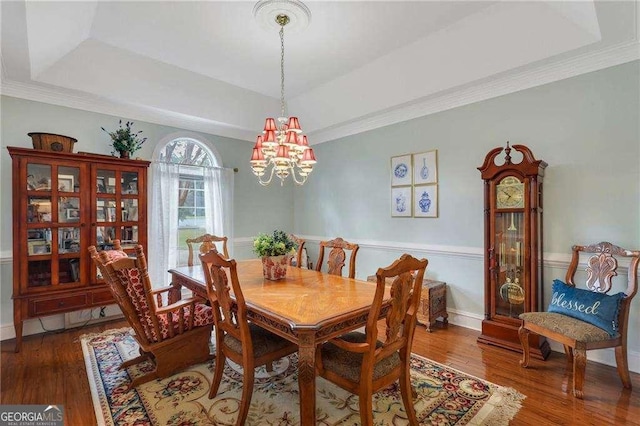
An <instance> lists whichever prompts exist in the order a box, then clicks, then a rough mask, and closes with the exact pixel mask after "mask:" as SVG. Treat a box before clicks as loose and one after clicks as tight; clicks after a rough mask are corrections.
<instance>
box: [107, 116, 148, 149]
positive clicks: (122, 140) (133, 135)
mask: <svg viewBox="0 0 640 426" xmlns="http://www.w3.org/2000/svg"><path fill="white" fill-rule="evenodd" d="M132 126H133V121H127V122H126V123H125V124H124V127H123V126H122V120H119V121H118V129H117V130H116V131H115V132H110V131H108V130H107V129H105V128H104V127H101V129H102V130H104V131H105V132H107V133H108V134H109V136H111V146H112V147H113V150H112V151H111V155H115V153H116V152H118V153H119V154H120V158H130V157H131V154H133V153H134V152H136V151H137V150H139V149H140V148H142V144H143V143H144V142H145V141H146V140H147V138H143V137H141V136H140V134H141V133H142V130H139V131H137V132H134V131H133V130H132V129H131V127H132Z"/></svg>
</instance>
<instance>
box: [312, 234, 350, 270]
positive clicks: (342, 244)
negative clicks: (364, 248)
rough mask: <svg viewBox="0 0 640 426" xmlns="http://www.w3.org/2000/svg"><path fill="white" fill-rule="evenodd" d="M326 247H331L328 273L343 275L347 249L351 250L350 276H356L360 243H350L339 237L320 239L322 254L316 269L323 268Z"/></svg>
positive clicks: (319, 256)
mask: <svg viewBox="0 0 640 426" xmlns="http://www.w3.org/2000/svg"><path fill="white" fill-rule="evenodd" d="M325 248H330V249H331V251H330V252H329V256H328V258H327V273H328V274H331V275H342V268H343V267H344V265H345V260H346V259H347V255H346V252H345V250H350V251H351V254H350V255H349V278H355V277H356V254H357V253H358V249H359V248H360V246H358V244H353V243H349V242H347V241H345V240H343V239H342V238H340V237H338V238H335V239H333V240H330V241H320V254H319V255H318V262H317V263H316V271H321V270H322V261H323V260H324V251H325Z"/></svg>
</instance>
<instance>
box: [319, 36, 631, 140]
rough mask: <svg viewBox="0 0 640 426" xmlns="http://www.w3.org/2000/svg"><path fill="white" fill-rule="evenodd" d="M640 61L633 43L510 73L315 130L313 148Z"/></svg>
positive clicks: (629, 42)
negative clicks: (347, 137) (392, 125)
mask: <svg viewBox="0 0 640 426" xmlns="http://www.w3.org/2000/svg"><path fill="white" fill-rule="evenodd" d="M638 59H640V42H638V40H632V41H628V42H625V43H621V44H617V45H614V46H612V47H610V48H607V49H602V50H599V51H597V52H589V53H585V54H582V55H579V56H575V57H571V58H567V59H564V60H561V61H557V62H554V63H545V64H541V65H538V66H537V67H535V68H528V69H526V70H521V71H516V72H509V73H507V74H505V75H503V76H501V77H498V78H491V79H490V80H489V81H485V82H481V83H471V84H468V85H465V86H464V87H461V88H458V89H452V90H450V91H447V92H446V93H441V94H436V95H431V96H428V97H426V98H422V99H419V100H417V101H412V102H409V103H406V104H402V105H399V106H397V107H392V108H389V109H388V110H385V111H382V112H380V113H374V114H370V115H368V116H365V117H360V118H358V119H355V120H352V121H350V122H347V123H343V124H338V125H335V126H331V127H329V128H326V129H322V130H318V131H312V132H310V133H309V140H313V143H312V145H315V144H319V143H323V142H328V141H332V140H336V139H339V138H343V137H345V136H350V135H354V134H358V133H362V132H366V131H369V130H374V129H377V128H380V127H384V126H389V125H391V124H396V123H400V122H403V121H407V120H411V119H414V118H418V117H423V116H426V115H430V114H434V113H437V112H441V111H446V110H449V109H453V108H457V107H461V106H464V105H469V104H473V103H475V102H480V101H484V100H487V99H491V98H495V97H498V96H502V95H507V94H510V93H514V92H518V91H521V90H525V89H530V88H533V87H536V86H541V85H544V84H548V83H553V82H555V81H559V80H564V79H567V78H570V77H576V76H579V75H581V74H586V73H589V72H593V71H598V70H601V69H605V68H609V67H612V66H616V65H621V64H624V63H627V62H631V61H635V60H638Z"/></svg>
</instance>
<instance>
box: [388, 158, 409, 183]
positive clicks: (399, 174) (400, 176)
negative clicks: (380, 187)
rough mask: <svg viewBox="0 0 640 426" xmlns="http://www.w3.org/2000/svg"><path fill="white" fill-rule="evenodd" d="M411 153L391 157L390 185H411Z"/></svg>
mask: <svg viewBox="0 0 640 426" xmlns="http://www.w3.org/2000/svg"><path fill="white" fill-rule="evenodd" d="M412 176H413V169H412V167H411V154H407V155H400V156H398V157H391V186H405V185H411V178H412Z"/></svg>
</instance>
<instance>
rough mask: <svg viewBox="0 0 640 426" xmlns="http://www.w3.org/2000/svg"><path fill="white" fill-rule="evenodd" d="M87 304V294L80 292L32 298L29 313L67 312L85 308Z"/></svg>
mask: <svg viewBox="0 0 640 426" xmlns="http://www.w3.org/2000/svg"><path fill="white" fill-rule="evenodd" d="M86 304H87V295H86V294H78V295H76V296H64V297H56V298H51V299H36V300H32V301H31V304H30V306H29V308H30V309H29V311H30V312H29V314H30V315H32V316H35V315H45V314H50V313H55V312H65V311H70V310H74V309H79V308H83V307H84V306H85V305H86Z"/></svg>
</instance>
